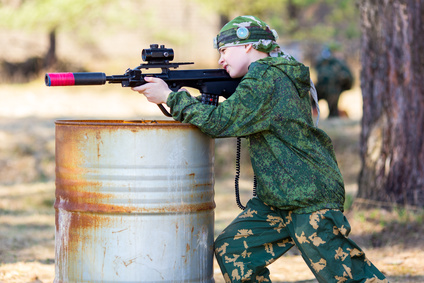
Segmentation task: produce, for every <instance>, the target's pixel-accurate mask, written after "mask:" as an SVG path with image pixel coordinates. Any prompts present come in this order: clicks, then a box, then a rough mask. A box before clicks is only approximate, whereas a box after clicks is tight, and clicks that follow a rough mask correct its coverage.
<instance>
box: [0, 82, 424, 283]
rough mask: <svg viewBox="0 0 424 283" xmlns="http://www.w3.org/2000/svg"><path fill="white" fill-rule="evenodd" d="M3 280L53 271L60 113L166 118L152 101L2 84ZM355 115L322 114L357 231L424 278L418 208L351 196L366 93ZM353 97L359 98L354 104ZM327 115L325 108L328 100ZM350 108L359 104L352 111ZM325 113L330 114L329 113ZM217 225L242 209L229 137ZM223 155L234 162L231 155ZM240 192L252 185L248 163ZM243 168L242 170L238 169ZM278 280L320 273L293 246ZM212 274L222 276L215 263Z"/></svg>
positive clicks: (380, 263) (396, 268)
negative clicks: (372, 204)
mask: <svg viewBox="0 0 424 283" xmlns="http://www.w3.org/2000/svg"><path fill="white" fill-rule="evenodd" d="M0 101H1V102H0V282H2V283H3V282H4V283H6V282H7V283H13V282H37V283H39V282H52V281H53V279H54V276H55V275H54V273H55V271H54V261H55V252H54V244H55V242H54V231H55V227H54V225H55V224H54V223H55V212H54V209H53V203H54V193H55V184H54V178H55V177H54V174H55V173H54V171H55V164H54V158H55V156H54V154H55V153H54V147H55V144H54V143H55V142H54V127H55V126H54V121H55V120H56V119H119V120H120V119H164V118H163V116H162V114H161V113H160V111H159V110H158V108H157V107H156V106H155V105H152V104H149V103H147V101H146V100H145V99H144V98H143V97H141V96H139V95H138V94H135V93H133V92H131V91H130V90H128V89H126V90H123V89H121V88H120V87H118V86H108V87H106V86H102V87H94V86H93V87H88V88H87V87H69V88H47V87H44V86H43V82H42V78H40V80H39V81H36V82H34V83H31V84H26V85H14V86H10V85H0ZM342 105H345V107H346V106H348V107H350V111H352V112H351V113H349V111H348V114H349V117H350V118H341V119H333V120H326V119H323V120H322V123H321V126H322V127H323V128H324V129H325V130H326V131H327V132H328V133H329V135H330V136H331V137H332V139H333V141H334V144H335V148H336V152H337V157H338V160H339V165H340V167H341V169H342V173H343V175H344V178H345V181H346V189H347V193H348V195H349V197H348V200H349V205H348V208H349V209H348V210H347V213H346V215H347V218H348V219H349V222H350V223H351V226H352V233H351V238H352V239H354V240H355V241H356V242H357V243H358V244H359V245H360V246H361V247H362V248H363V249H364V250H365V252H366V254H367V256H368V258H369V259H370V260H371V261H372V262H373V263H374V264H375V265H376V266H377V267H378V268H379V269H380V270H381V271H382V272H383V273H385V274H386V275H387V276H388V278H389V279H390V282H424V237H423V236H422V235H423V232H424V227H423V226H424V225H423V221H424V219H423V216H424V214H423V213H422V212H421V213H412V212H409V211H405V210H402V209H395V210H393V211H387V210H383V209H378V208H373V209H368V210H364V209H359V208H358V207H357V206H356V204H355V202H353V206H352V205H351V203H352V201H353V199H354V196H355V193H356V190H357V186H356V178H357V175H358V172H359V169H360V163H359V157H358V151H359V144H358V143H359V132H360V122H359V118H360V109H361V105H360V98H358V95H357V94H355V93H350V94H348V95H346V96H345V97H344V99H343V101H342ZM353 106H354V107H353ZM323 108H324V111H323V112H324V114H325V107H323ZM352 109H353V110H352ZM324 116H325V115H324ZM216 148H217V153H216V154H217V156H216V163H217V164H218V165H219V167H220V168H217V169H216V172H217V179H216V186H215V190H216V194H215V201H216V205H217V207H216V210H215V218H216V222H215V234H218V233H220V231H221V230H222V229H223V228H224V227H225V226H226V225H228V224H229V222H230V221H231V220H232V219H233V218H234V217H235V216H236V215H237V214H238V213H239V209H238V208H237V206H236V204H235V201H234V196H233V195H234V193H233V179H232V175H231V174H232V173H231V174H226V173H225V172H226V171H229V172H233V169H232V168H233V167H231V166H232V165H230V169H228V170H223V169H222V168H221V166H222V164H227V163H228V162H230V163H231V162H232V160H233V158H234V157H233V154H234V152H233V149H234V143H233V141H219V142H217V144H216ZM227 156H230V157H228V158H229V159H230V160H231V161H228V160H227ZM244 172H246V173H245V174H246V175H244V177H248V178H243V179H242V181H241V189H242V200H243V202H246V200H247V198H248V196H249V195H250V194H251V192H250V187H251V181H250V180H251V179H250V176H249V175H250V173H249V172H248V170H246V171H244ZM242 175H243V171H242ZM270 270H271V274H272V279H273V282H316V281H315V279H314V277H313V275H312V273H311V272H310V271H309V270H308V268H307V267H306V265H305V263H304V262H303V260H302V258H301V256H300V255H299V253H298V252H297V251H296V250H292V251H290V252H289V253H288V254H287V255H285V256H284V257H282V258H281V259H279V260H278V261H277V262H275V263H274V264H272V265H271V266H270ZM214 271H215V280H216V282H218V283H221V282H224V281H223V279H222V276H221V274H220V271H219V268H218V266H217V265H216V264H215V265H214Z"/></svg>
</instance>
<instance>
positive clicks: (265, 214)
mask: <svg viewBox="0 0 424 283" xmlns="http://www.w3.org/2000/svg"><path fill="white" fill-rule="evenodd" d="M349 232H350V225H349V222H348V221H347V220H346V218H345V217H344V216H343V213H342V212H340V211H339V210H329V209H323V210H319V211H316V212H313V213H311V214H294V213H292V212H291V211H286V210H278V209H275V208H273V207H271V206H268V205H266V204H264V203H263V202H261V201H260V200H259V199H258V198H253V199H251V200H250V201H249V202H248V203H247V206H246V209H245V210H244V211H243V212H242V213H240V215H239V216H238V217H237V218H236V219H235V220H234V221H233V222H232V223H231V224H230V225H229V226H228V227H227V228H225V230H224V231H223V232H222V233H221V234H220V235H219V236H218V238H217V239H216V241H215V254H216V258H217V261H218V263H219V266H220V267H221V270H222V273H223V275H224V279H225V282H228V283H230V282H271V279H270V277H269V270H268V269H267V268H266V266H267V265H269V264H271V263H272V262H274V261H275V260H277V259H278V258H279V257H280V256H282V255H283V254H284V253H285V252H287V251H288V250H289V249H291V248H292V247H293V246H295V245H296V246H297V247H298V249H299V250H300V251H301V253H302V256H303V258H304V259H305V262H306V264H307V265H308V266H309V268H310V270H311V271H312V273H314V275H315V277H316V278H317V279H318V281H319V282H325V283H329V282H334V283H345V282H365V283H372V282H373V283H387V282H388V281H387V279H385V277H384V275H383V274H381V272H380V271H379V270H378V269H377V268H376V267H375V266H374V265H373V264H372V263H371V262H370V261H369V260H368V259H367V258H366V257H365V254H364V252H363V251H362V250H361V249H360V248H359V247H358V246H357V245H356V244H355V243H354V242H353V241H352V240H350V239H349V238H348V235H349Z"/></svg>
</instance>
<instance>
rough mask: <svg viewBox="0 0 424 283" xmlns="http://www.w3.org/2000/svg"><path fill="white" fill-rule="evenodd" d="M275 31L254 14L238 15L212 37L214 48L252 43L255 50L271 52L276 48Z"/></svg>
mask: <svg viewBox="0 0 424 283" xmlns="http://www.w3.org/2000/svg"><path fill="white" fill-rule="evenodd" d="M277 39H278V35H277V32H276V31H275V30H271V29H270V27H269V26H268V25H267V24H266V23H265V22H263V21H261V20H260V19H258V18H257V17H254V16H239V17H237V18H235V19H234V20H232V21H230V22H229V23H227V24H226V25H225V26H224V27H223V28H222V29H221V30H220V32H219V34H218V35H217V37H216V38H215V39H214V45H215V48H216V49H218V50H219V49H221V48H223V47H228V46H237V45H245V44H252V45H253V47H254V48H255V49H256V50H259V51H262V52H265V53H271V52H272V51H274V49H276V48H278V47H279V46H278V44H277V43H276V40H277Z"/></svg>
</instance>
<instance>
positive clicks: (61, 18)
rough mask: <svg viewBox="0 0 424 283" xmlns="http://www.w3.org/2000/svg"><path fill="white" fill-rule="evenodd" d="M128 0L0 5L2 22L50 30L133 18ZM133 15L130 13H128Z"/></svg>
mask: <svg viewBox="0 0 424 283" xmlns="http://www.w3.org/2000/svg"><path fill="white" fill-rule="evenodd" d="M128 4H129V2H128V1H112V0H31V1H20V2H19V4H17V5H16V4H15V5H12V4H10V3H9V4H7V3H5V4H2V5H0V18H1V19H2V21H1V22H0V26H3V27H7V28H12V29H26V30H31V31H32V30H41V31H51V30H55V29H64V30H75V29H84V28H90V27H91V26H92V25H93V24H98V23H101V22H108V21H111V22H116V21H121V22H123V21H126V22H127V23H128V22H130V21H131V17H122V13H124V12H130V11H131V8H132V7H131V5H128ZM129 15H131V14H129Z"/></svg>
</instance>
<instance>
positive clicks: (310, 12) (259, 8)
mask: <svg viewBox="0 0 424 283" xmlns="http://www.w3.org/2000/svg"><path fill="white" fill-rule="evenodd" d="M191 1H196V2H198V3H201V4H202V5H204V7H205V8H206V9H207V10H208V11H213V12H217V13H218V14H220V15H221V16H223V17H224V18H228V19H232V18H234V17H236V16H239V15H255V16H258V17H259V18H261V19H263V20H264V21H266V22H267V23H268V24H269V25H270V26H271V27H272V28H274V29H276V30H277V32H278V34H279V35H280V37H281V38H285V39H287V40H299V41H310V42H317V43H320V44H322V43H326V42H328V41H334V40H337V41H340V42H344V41H346V40H352V39H354V40H357V39H358V38H359V36H360V28H359V13H358V9H357V7H356V5H355V1H351V0H262V1H256V0H244V1H243V0H241V1H240V0H191Z"/></svg>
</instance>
